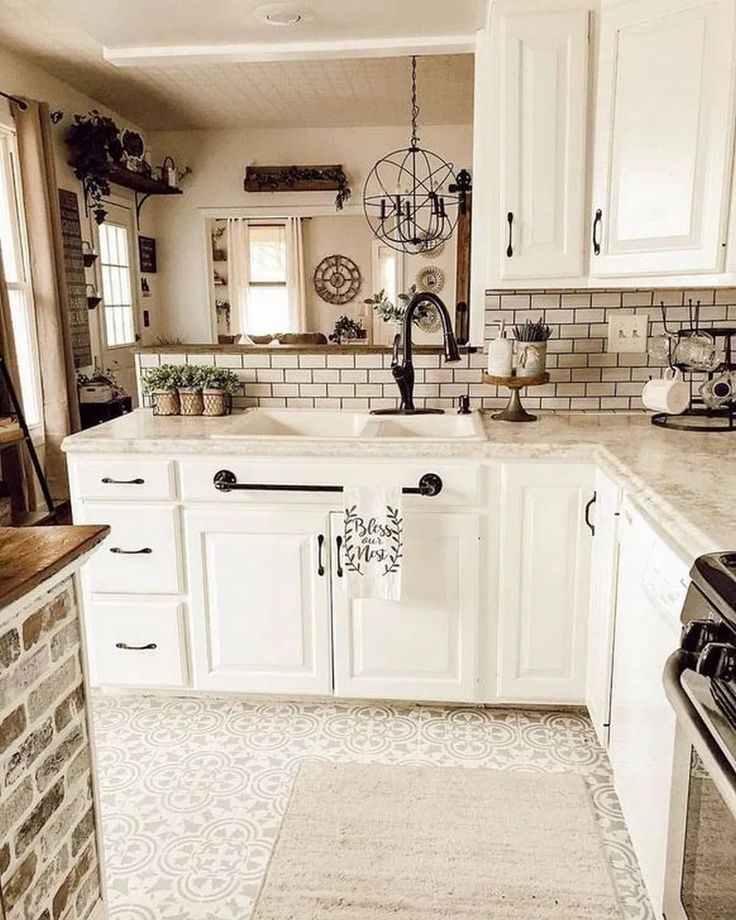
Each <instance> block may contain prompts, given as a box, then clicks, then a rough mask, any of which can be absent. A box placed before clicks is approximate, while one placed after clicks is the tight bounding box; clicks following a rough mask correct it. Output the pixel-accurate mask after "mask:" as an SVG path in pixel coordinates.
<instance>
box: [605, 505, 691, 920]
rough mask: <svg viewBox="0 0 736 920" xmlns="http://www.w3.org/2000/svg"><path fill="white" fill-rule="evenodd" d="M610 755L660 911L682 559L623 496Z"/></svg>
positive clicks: (685, 572) (644, 872) (683, 569)
mask: <svg viewBox="0 0 736 920" xmlns="http://www.w3.org/2000/svg"><path fill="white" fill-rule="evenodd" d="M619 520H620V545H621V548H620V559H619V569H618V598H617V604H616V633H615V645H614V665H613V698H612V704H611V730H610V742H609V748H608V754H609V757H610V760H611V766H612V767H613V784H614V787H615V789H616V793H617V794H618V797H619V800H620V802H621V808H622V809H623V813H624V818H625V819H626V826H627V827H628V830H629V834H630V835H631V840H632V843H633V844H634V849H635V850H636V855H637V858H638V860H639V866H640V867H641V872H642V876H643V877H644V881H645V883H646V886H647V889H648V891H649V897H650V900H651V902H652V907H653V908H654V912H655V914H656V915H657V916H658V917H659V916H661V913H662V899H663V888H664V870H665V857H666V839H667V822H668V815H669V800H670V787H671V782H672V758H673V752H674V739H675V714H674V712H673V710H672V708H671V706H670V705H669V703H668V701H667V698H666V696H665V692H664V688H663V686H662V670H663V668H664V663H665V660H666V659H667V657H668V656H669V655H670V654H671V653H672V652H673V651H674V650H675V649H676V648H677V646H678V637H679V632H680V621H679V617H680V610H681V608H682V603H683V601H684V599H685V593H686V590H687V583H688V565H687V564H686V563H685V562H684V561H683V560H681V559H680V558H679V556H677V555H676V554H675V553H674V552H673V551H672V550H671V549H670V547H669V546H667V544H665V543H664V541H663V540H662V538H661V537H660V536H659V534H658V533H657V532H656V531H655V530H654V529H653V528H652V527H651V525H650V524H649V523H648V521H647V520H646V519H645V518H644V517H643V516H642V515H640V514H639V513H638V512H636V511H635V510H634V509H632V508H631V507H630V506H629V505H628V504H627V503H626V502H625V503H624V506H623V508H622V510H621V517H620V519H619Z"/></svg>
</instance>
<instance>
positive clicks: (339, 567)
mask: <svg viewBox="0 0 736 920" xmlns="http://www.w3.org/2000/svg"><path fill="white" fill-rule="evenodd" d="M335 546H336V547H337V554H336V555H337V577H338V578H342V537H340V536H337V537H335Z"/></svg>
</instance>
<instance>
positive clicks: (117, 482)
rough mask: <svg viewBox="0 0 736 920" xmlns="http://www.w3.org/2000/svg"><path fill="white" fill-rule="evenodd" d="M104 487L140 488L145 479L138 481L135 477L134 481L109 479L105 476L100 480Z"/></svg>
mask: <svg viewBox="0 0 736 920" xmlns="http://www.w3.org/2000/svg"><path fill="white" fill-rule="evenodd" d="M101 481H102V482H104V484H105V485H106V486H109V485H114V486H142V485H143V483H144V482H145V481H146V480H145V479H140V478H139V477H136V478H135V479H111V478H110V477H109V476H105V477H104V478H103V479H102V480H101Z"/></svg>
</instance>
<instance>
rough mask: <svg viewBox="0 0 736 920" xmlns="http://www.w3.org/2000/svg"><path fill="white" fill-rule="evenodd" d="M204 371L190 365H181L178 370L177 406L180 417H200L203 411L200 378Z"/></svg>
mask: <svg viewBox="0 0 736 920" xmlns="http://www.w3.org/2000/svg"><path fill="white" fill-rule="evenodd" d="M205 370H206V369H205V368H202V367H195V366H194V365H192V364H183V365H182V366H181V367H179V368H178V371H179V385H178V392H179V406H180V411H181V414H182V415H201V414H202V412H203V411H204V402H203V400H202V378H203V376H204V371H205Z"/></svg>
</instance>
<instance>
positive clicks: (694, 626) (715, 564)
mask: <svg viewBox="0 0 736 920" xmlns="http://www.w3.org/2000/svg"><path fill="white" fill-rule="evenodd" d="M690 577H691V579H692V584H691V586H690V589H689V591H688V594H687V597H686V599H685V606H684V608H683V611H682V623H683V631H682V639H681V645H682V648H683V649H685V650H686V651H688V652H690V653H692V655H693V663H694V670H695V671H697V673H698V674H700V675H702V676H703V677H707V678H710V692H711V695H712V697H713V700H714V702H715V703H716V705H717V706H718V709H719V710H720V711H721V713H722V714H723V716H724V717H725V718H726V719H727V720H728V722H729V724H730V725H731V727H732V728H733V729H734V731H736V553H711V554H709V555H705V556H700V557H699V558H698V559H696V560H695V563H694V564H693V567H692V569H691V570H690Z"/></svg>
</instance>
